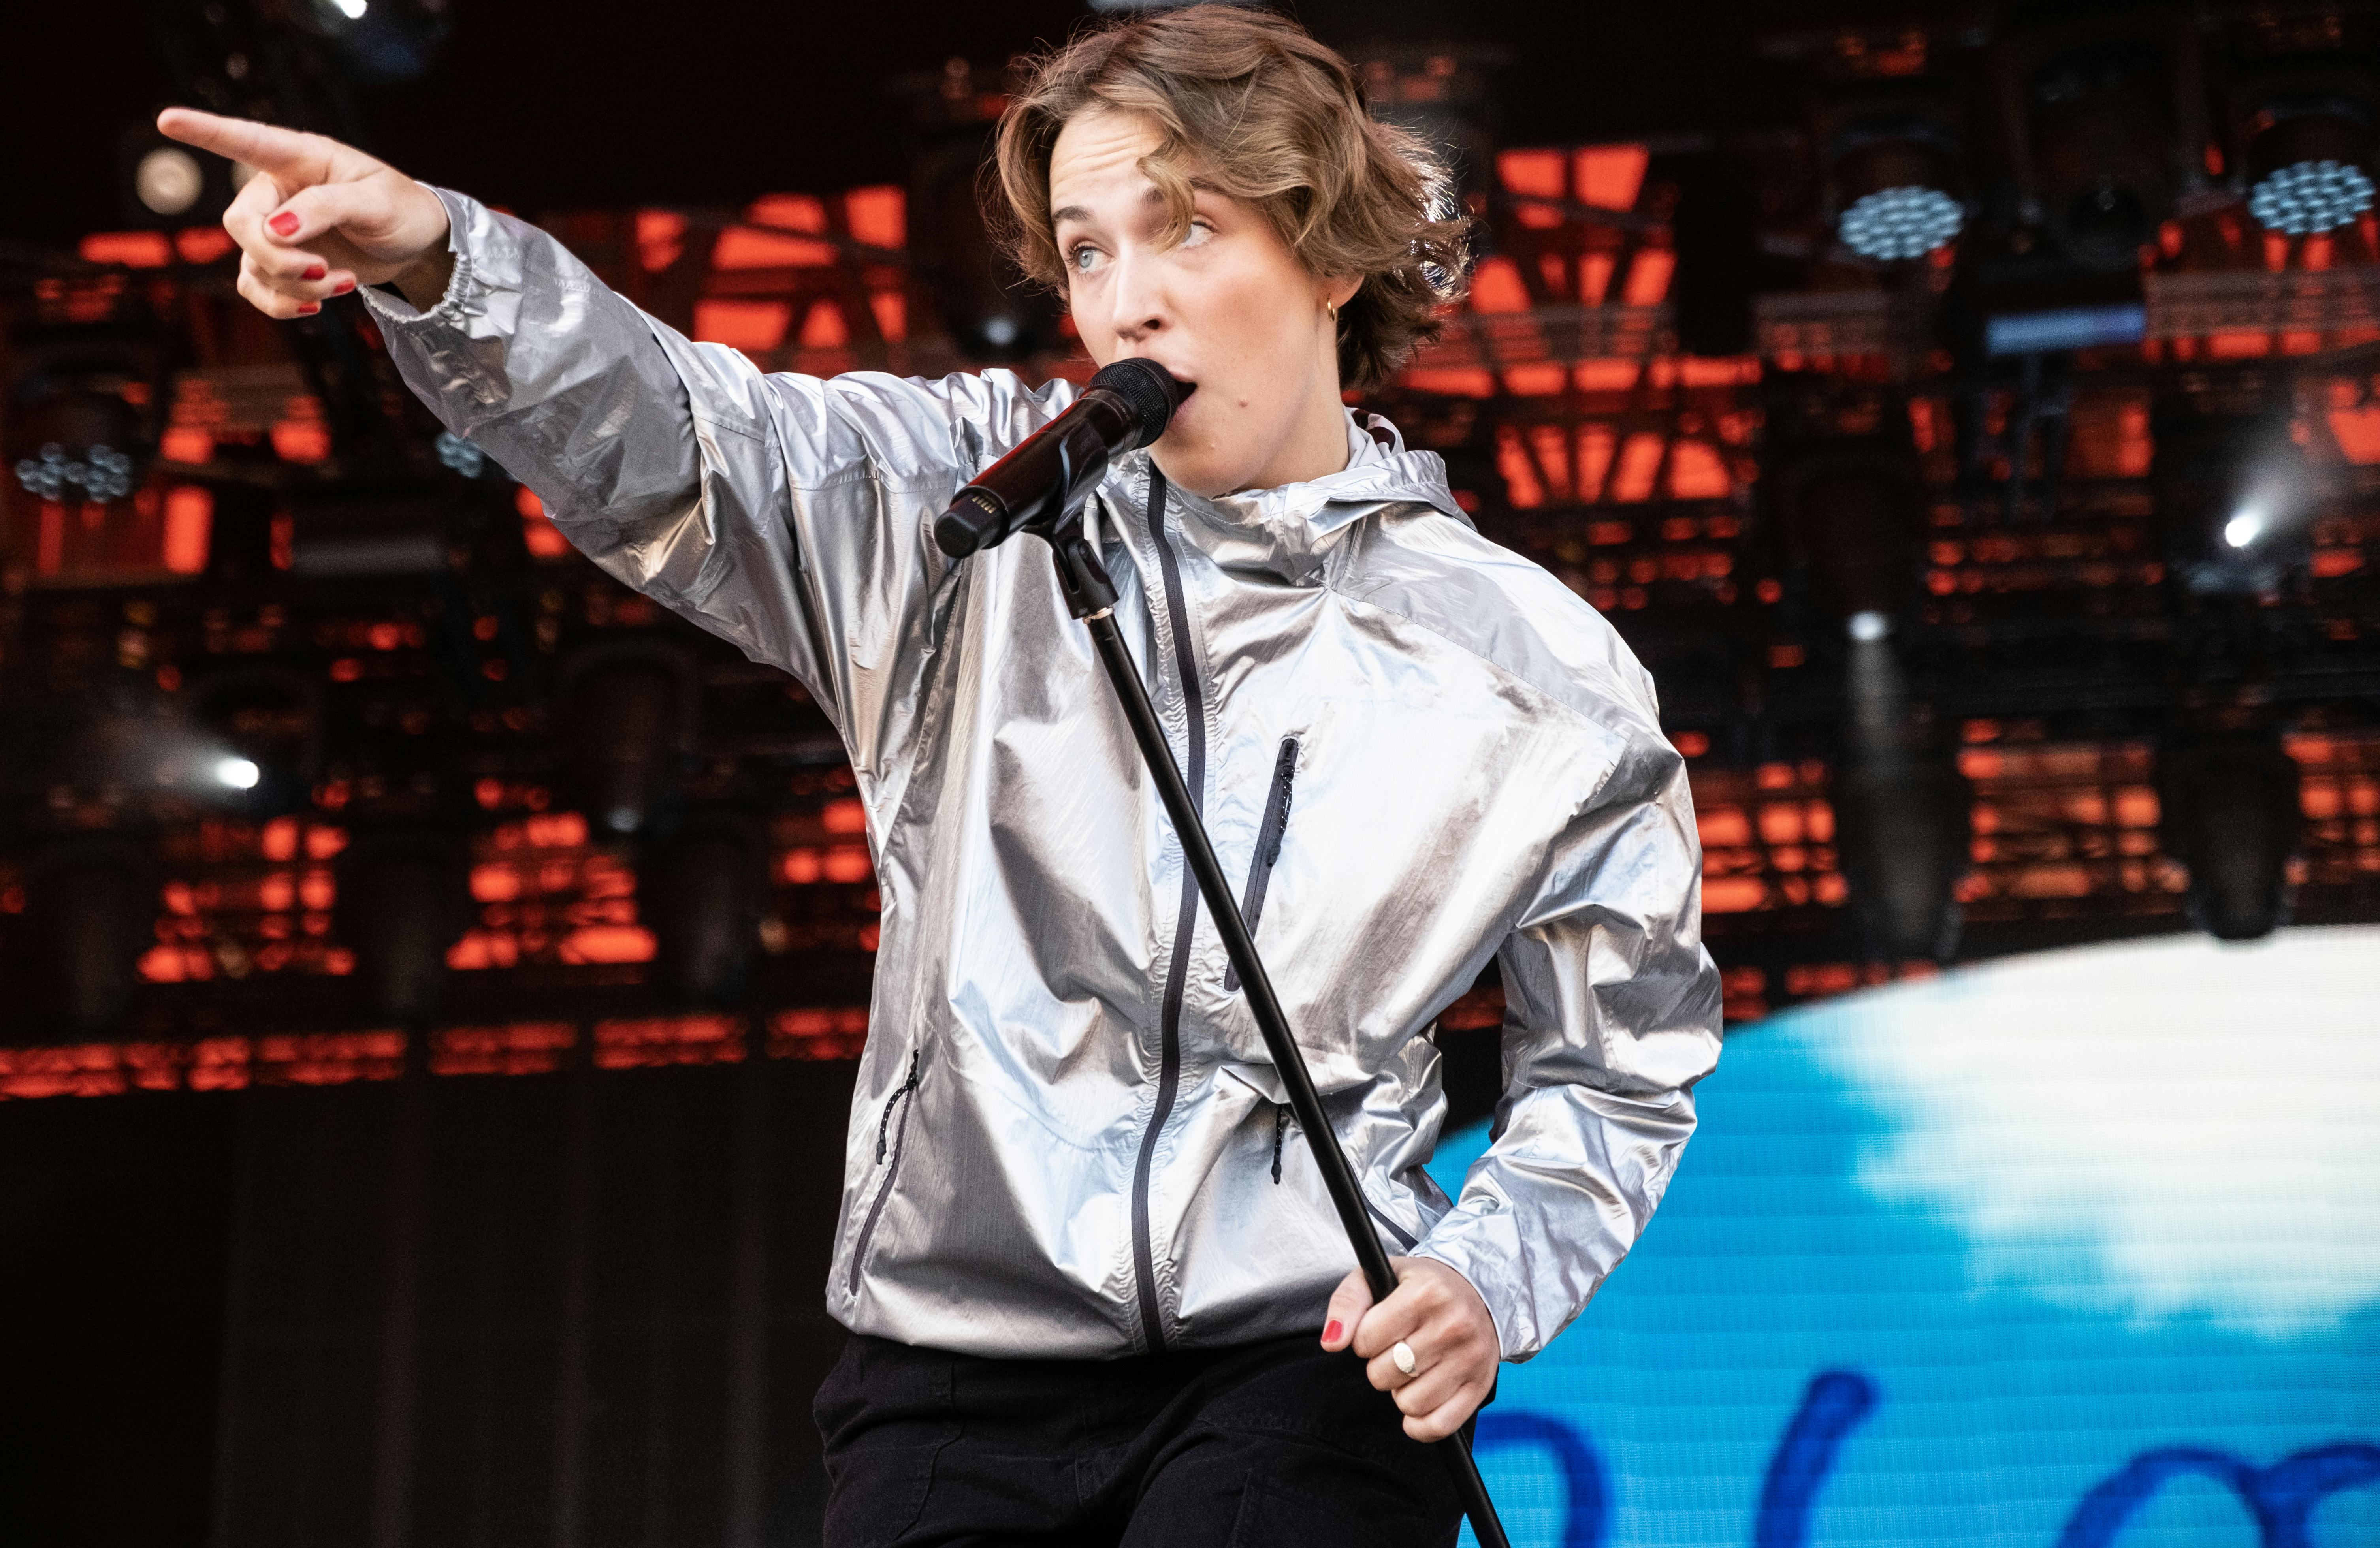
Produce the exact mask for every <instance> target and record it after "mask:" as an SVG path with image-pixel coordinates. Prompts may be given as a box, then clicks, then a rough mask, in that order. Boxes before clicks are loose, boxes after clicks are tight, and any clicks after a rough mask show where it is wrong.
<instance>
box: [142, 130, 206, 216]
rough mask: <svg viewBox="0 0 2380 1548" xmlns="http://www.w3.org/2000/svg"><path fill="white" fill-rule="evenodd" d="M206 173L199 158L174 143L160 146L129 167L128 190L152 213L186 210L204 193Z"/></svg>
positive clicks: (186, 211)
mask: <svg viewBox="0 0 2380 1548" xmlns="http://www.w3.org/2000/svg"><path fill="white" fill-rule="evenodd" d="M206 187H207V175H206V171H205V169H204V168H203V167H201V166H200V165H199V158H198V157H196V156H193V155H192V154H190V153H189V152H188V151H185V150H183V149H182V148H181V147H180V146H178V145H160V146H158V147H157V148H156V149H155V150H153V151H150V152H149V153H148V154H147V155H144V156H142V157H141V158H140V164H139V165H138V166H137V167H135V168H134V169H133V173H132V193H133V197H134V198H136V199H138V200H140V203H141V207H142V208H143V209H146V210H147V211H148V212H150V213H151V214H152V215H161V216H165V217H168V218H170V217H172V216H176V215H186V214H188V213H189V212H190V209H191V207H192V206H193V205H195V204H197V203H198V202H199V198H200V195H201V194H203V193H205V192H206Z"/></svg>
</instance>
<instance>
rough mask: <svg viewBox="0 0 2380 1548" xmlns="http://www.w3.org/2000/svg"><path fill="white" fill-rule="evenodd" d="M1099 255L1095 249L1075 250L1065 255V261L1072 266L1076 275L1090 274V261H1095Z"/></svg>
mask: <svg viewBox="0 0 2380 1548" xmlns="http://www.w3.org/2000/svg"><path fill="white" fill-rule="evenodd" d="M1098 257H1099V249H1098V248H1089V247H1084V248H1075V250H1074V251H1073V252H1070V253H1068V254H1067V255H1066V260H1067V261H1068V262H1069V263H1070V264H1072V265H1073V267H1074V270H1075V272H1076V273H1078V274H1087V273H1089V272H1091V264H1092V261H1093V260H1095V259H1097V258H1098Z"/></svg>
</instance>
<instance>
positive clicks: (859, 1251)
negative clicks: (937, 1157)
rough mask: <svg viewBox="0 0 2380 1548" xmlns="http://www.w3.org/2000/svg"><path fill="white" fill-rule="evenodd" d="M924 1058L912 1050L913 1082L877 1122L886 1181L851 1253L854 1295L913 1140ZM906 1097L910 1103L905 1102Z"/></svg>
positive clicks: (887, 1102) (891, 1099) (895, 1093)
mask: <svg viewBox="0 0 2380 1548" xmlns="http://www.w3.org/2000/svg"><path fill="white" fill-rule="evenodd" d="M924 1057H925V1049H923V1048H913V1049H911V1050H910V1052H909V1078H908V1079H907V1080H905V1081H903V1082H901V1083H900V1084H899V1085H897V1086H895V1087H893V1089H892V1095H890V1096H888V1097H886V1098H885V1099H884V1116H883V1117H882V1118H880V1119H877V1120H876V1164H877V1165H878V1166H880V1167H884V1181H883V1183H882V1184H881V1185H880V1186H879V1187H878V1188H877V1190H876V1202H875V1203H872V1204H870V1205H868V1220H867V1223H866V1224H864V1225H862V1226H861V1227H860V1228H859V1240H858V1242H857V1244H856V1245H855V1246H854V1247H853V1248H852V1250H851V1276H850V1279H849V1288H850V1292H851V1293H852V1294H853V1295H857V1294H858V1293H859V1264H860V1260H861V1259H863V1258H865V1257H867V1256H868V1243H869V1242H870V1241H872V1240H875V1239H876V1222H877V1219H878V1217H880V1215H883V1213H884V1201H885V1200H886V1199H887V1198H889V1197H891V1196H892V1178H893V1175H894V1174H895V1173H897V1172H899V1171H900V1169H901V1144H902V1142H903V1141H904V1140H905V1139H907V1138H908V1136H909V1113H910V1110H911V1109H912V1108H914V1107H917V1066H918V1061H919V1060H920V1059H922V1058H924ZM903 1098H908V1100H906V1101H904V1100H903ZM894 1107H899V1108H900V1109H901V1127H900V1128H898V1129H894V1128H893V1127H892V1109H893V1108H894ZM888 1138H889V1139H890V1141H891V1143H892V1165H890V1166H885V1162H884V1149H885V1143H886V1141H887V1140H888Z"/></svg>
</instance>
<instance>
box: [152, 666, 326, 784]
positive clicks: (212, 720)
mask: <svg viewBox="0 0 2380 1548" xmlns="http://www.w3.org/2000/svg"><path fill="white" fill-rule="evenodd" d="M184 697H185V700H186V701H187V707H186V709H185V714H186V716H187V721H186V723H185V725H184V726H183V728H182V730H181V732H180V736H181V739H182V744H183V746H184V747H185V748H186V749H187V751H186V752H185V753H184V754H183V755H182V756H184V757H185V758H187V759H188V760H189V761H188V763H187V764H185V766H184V767H185V768H187V769H188V774H187V775H186V778H188V779H191V780H194V781H195V782H196V783H197V784H198V786H199V787H200V791H199V792H198V793H201V794H202V797H203V798H204V799H206V800H207V801H208V803H209V804H212V805H214V806H217V807H222V808H227V809H229V810H230V811H233V812H236V813H238V814H239V815H241V816H248V817H252V818H263V817H273V816H281V815H283V814H284V813H287V812H292V811H295V810H297V808H298V807H299V806H302V805H303V804H305V803H306V801H307V800H308V798H309V797H310V794H311V792H312V791H313V787H314V780H315V778H316V776H317V774H318V773H319V772H320V769H319V765H320V763H321V758H322V689H321V686H320V684H319V683H316V682H315V680H314V678H313V677H312V676H311V675H310V674H309V673H304V672H300V671H296V670H294V669H291V668H282V667H244V668H234V669H231V670H228V671H218V672H214V673H211V674H209V675H207V676H205V677H203V678H201V679H199V680H198V681H196V682H194V683H192V684H191V686H190V688H189V690H188V693H187V694H186V695H184Z"/></svg>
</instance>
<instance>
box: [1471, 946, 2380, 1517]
mask: <svg viewBox="0 0 2380 1548" xmlns="http://www.w3.org/2000/svg"><path fill="white" fill-rule="evenodd" d="M1696 1095H1697V1102H1698V1105H1699V1109H1700V1113H1701V1118H1702V1127H1701V1130H1700V1131H1699V1132H1698V1133H1697V1135H1696V1136H1695V1138H1694V1143H1693V1144H1692V1145H1691V1146H1690V1147H1689V1148H1688V1151H1687V1155H1686V1158H1685V1162H1684V1165H1683V1166H1682V1167H1681V1168H1680V1171H1679V1174H1678V1177H1677V1179H1676V1180H1675V1181H1674V1182H1673V1183H1672V1184H1671V1186H1670V1192H1669V1196H1668V1198H1667V1199H1666V1200H1665V1201H1664V1202H1663V1203H1662V1205H1661V1208H1660V1212H1659V1214H1658V1215H1657V1216H1656V1218H1655V1220H1654V1223H1653V1226H1652V1228H1651V1229H1650V1230H1649V1231H1648V1232H1647V1234H1646V1236H1645V1240H1644V1241H1643V1242H1642V1243H1641V1244H1640V1245H1639V1246H1638V1247H1637V1249H1636V1251H1635V1252H1633V1254H1632V1255H1631V1256H1630V1257H1629V1259H1628V1260H1627V1262H1626V1263H1625V1264H1623V1265H1622V1266H1621V1269H1620V1271H1619V1272H1618V1273H1617V1274H1616V1275H1614V1276H1613V1277H1612V1279H1611V1281H1610V1283H1609V1285H1608V1286H1607V1287H1606V1288H1604V1290H1603V1292H1602V1294H1600V1295H1599V1296H1598V1297H1597V1300H1596V1301H1595V1303H1594V1304H1593V1305H1592V1306H1591V1307H1589V1308H1588V1310H1587V1312H1586V1313H1585V1315H1584V1316H1583V1317H1582V1318H1581V1319H1580V1320H1579V1321H1578V1323H1576V1324H1573V1326H1572V1328H1571V1329H1570V1330H1569V1331H1568V1332H1566V1333H1565V1334H1563V1335H1562V1336H1561V1337H1560V1338H1559V1339H1558V1340H1556V1342H1555V1343H1554V1345H1553V1346H1552V1347H1551V1348H1549V1349H1548V1350H1547V1351H1546V1352H1545V1353H1544V1354H1542V1355H1540V1356H1539V1357H1538V1358H1537V1359H1536V1360H1534V1361H1528V1362H1527V1363H1525V1364H1521V1365H1507V1366H1505V1367H1504V1370H1503V1374H1502V1379H1501V1383H1500V1387H1499V1391H1498V1396H1497V1401H1496V1403H1495V1405H1494V1406H1493V1407H1492V1408H1490V1409H1488V1412H1487V1413H1486V1414H1485V1415H1484V1416H1483V1417H1482V1419H1481V1421H1480V1428H1479V1434H1478V1442H1477V1445H1478V1451H1479V1457H1480V1466H1481V1469H1482V1470H1483V1471H1484V1472H1485V1473H1486V1474H1487V1475H1488V1482H1489V1484H1490V1486H1491V1487H1492V1488H1493V1489H1494V1491H1495V1493H1496V1495H1497V1499H1498V1503H1499V1505H1500V1507H1501V1509H1502V1512H1503V1515H1504V1519H1505V1524H1506V1526H1507V1528H1508V1529H1509V1530H1511V1532H1512V1540H1513V1542H1515V1543H1516V1544H1522V1545H1528V1548H1536V1545H1540V1544H1548V1545H1549V1544H1560V1545H1562V1548H1603V1545H1611V1548H1622V1545H1626V1548H1637V1545H1644V1548H1652V1545H1662V1548H1669V1545H1673V1544H1697V1545H1699V1544H1713V1545H1718V1544H1728V1545H1733V1548H1803V1545H1809V1548H1820V1545H1825V1548H1836V1545H1852V1544H1876V1543H1896V1544H1900V1543H1927V1544H1939V1543H1956V1544H1962V1545H1966V1544H1972V1545H1975V1548H2257V1545H2268V1548H2350V1545H2363V1544H2380V929H2371V928H2363V927H2357V928H2325V929H2301V930H2291V931H2286V932H2283V933H2282V934H2281V935H2279V936H2277V937H2274V938H2273V939H2271V940H2269V941H2266V942H2264V943H2261V944H2258V945H2255V946H2250V947H2218V946H2216V944H2215V943H2213V942H2211V941H2205V940H2200V939H2195V938H2192V939H2165V940H2158V941H2150V942H2139V943H2131V944H2127V945H2123V946H2118V947H2101V948H2092V949H2079V950H2073V951H2066V952H2058V953H2053V954H2049V955H2045V956H2041V957H2034V958H2025V959H2016V960H2011V961H2003V962H1998V963H1993V964H1988V965H1986V966H1984V967H1980V968H1973V969H1964V970H1961V971H1959V972H1956V973H1952V974H1945V975H1943V976H1942V977H1939V978H1936V979H1931V980H1926V981H1923V982H1917V983H1904V984H1900V985H1895V986H1890V987H1888V988H1884V989H1878V990H1872V991H1868V992H1865V993H1863V994H1859V995H1853V996H1850V997H1846V998H1843V999H1840V1000H1833V1001H1828V1002H1826V1003H1823V1004H1820V1005H1817V1006H1814V1007H1810V1008H1806V1009H1803V1010H1797V1011H1794V1012H1791V1013H1789V1014H1786V1015H1783V1016H1779V1017H1777V1018H1774V1019H1773V1020H1771V1021H1769V1022H1767V1023H1764V1024H1762V1025H1760V1026H1758V1027H1755V1028H1752V1029H1748V1030H1739V1031H1738V1032H1736V1033H1735V1034H1732V1035H1731V1036H1730V1038H1729V1041H1728V1046H1727V1050H1726V1053H1725V1055H1724V1057H1723V1058H1721V1060H1720V1064H1719V1069H1718V1073H1716V1074H1715V1075H1713V1076H1712V1077H1711V1078H1710V1079H1709V1080H1707V1081H1706V1082H1704V1084H1703V1085H1702V1086H1701V1087H1700V1088H1699V1090H1698V1092H1697V1094H1696ZM1486 1143H1487V1126H1486V1125H1484V1124H1482V1125H1479V1126H1477V1127H1476V1128H1474V1129H1470V1130H1466V1131H1463V1132H1461V1133H1458V1134H1455V1135H1451V1136H1449V1138H1448V1139H1447V1141H1446V1142H1445V1143H1442V1144H1441V1145H1440V1146H1439V1155H1438V1158H1437V1160H1436V1161H1435V1162H1434V1163H1433V1164H1432V1166H1431V1168H1430V1169H1431V1171H1432V1173H1433V1174H1434V1175H1435V1176H1436V1177H1437V1178H1438V1179H1439V1182H1440V1184H1441V1185H1443V1186H1444V1187H1446V1188H1447V1189H1448V1191H1450V1192H1451V1191H1456V1190H1457V1189H1459V1187H1460V1186H1461V1182H1462V1177H1463V1170H1464V1168H1465V1167H1468V1166H1469V1164H1470V1163H1471V1161H1472V1160H1473V1159H1474V1158H1475V1157H1476V1156H1477V1155H1478V1154H1479V1152H1480V1151H1481V1149H1482V1148H1484V1147H1485V1145H1486ZM1473 1541H1474V1540H1473V1539H1472V1537H1471V1535H1470V1532H1469V1529H1468V1528H1466V1529H1465V1530H1464V1534H1463V1542H1464V1543H1466V1544H1469V1543H1471V1542H1473Z"/></svg>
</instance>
